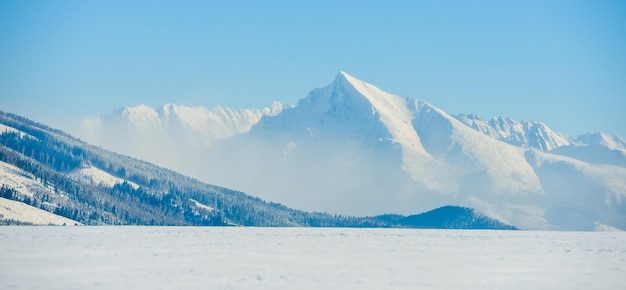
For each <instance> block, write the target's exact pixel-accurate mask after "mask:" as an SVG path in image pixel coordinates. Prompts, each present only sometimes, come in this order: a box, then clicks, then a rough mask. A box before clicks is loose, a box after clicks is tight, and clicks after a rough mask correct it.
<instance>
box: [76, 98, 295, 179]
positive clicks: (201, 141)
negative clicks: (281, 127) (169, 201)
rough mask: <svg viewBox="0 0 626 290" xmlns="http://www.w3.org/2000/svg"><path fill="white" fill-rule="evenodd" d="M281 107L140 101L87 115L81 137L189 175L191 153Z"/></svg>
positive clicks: (281, 106) (243, 129)
mask: <svg viewBox="0 0 626 290" xmlns="http://www.w3.org/2000/svg"><path fill="white" fill-rule="evenodd" d="M282 109H283V105H282V104H281V103H279V102H274V103H272V105H271V106H270V107H268V108H264V109H262V110H258V109H240V110H236V109H231V108H226V107H220V106H217V107H215V108H213V109H212V110H209V109H207V108H205V107H202V106H195V107H191V106H182V105H175V104H166V105H163V106H162V107H161V108H158V109H154V108H152V107H150V106H147V105H143V104H142V105H138V106H135V107H122V108H118V109H117V110H116V111H114V112H113V113H111V114H105V115H102V116H99V117H95V118H88V119H85V120H84V121H83V124H82V130H81V132H82V134H81V136H80V137H81V138H83V139H84V140H86V141H87V142H89V143H92V144H97V145H99V146H102V147H104V148H107V149H109V150H112V151H116V152H119V153H122V154H127V155H130V156H133V157H136V158H139V159H142V160H146V161H149V162H153V163H156V164H159V165H161V166H164V167H168V168H172V169H175V170H179V171H182V172H184V173H189V170H181V168H183V167H184V166H185V165H184V164H186V163H187V160H185V158H184V157H185V156H184V155H185V153H186V152H187V151H190V150H204V149H207V148H210V147H211V146H212V145H213V144H214V143H215V142H216V141H218V140H221V139H225V138H230V137H232V136H234V135H237V134H240V133H244V132H248V131H249V130H250V128H251V127H252V126H253V125H254V124H256V123H257V122H259V120H260V119H261V118H262V117H263V116H273V115H276V114H278V113H280V112H281V111H282Z"/></svg>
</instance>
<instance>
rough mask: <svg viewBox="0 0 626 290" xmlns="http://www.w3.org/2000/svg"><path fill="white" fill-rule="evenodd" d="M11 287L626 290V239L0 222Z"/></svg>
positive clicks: (4, 275) (0, 253) (3, 268)
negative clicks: (10, 225)
mask: <svg viewBox="0 0 626 290" xmlns="http://www.w3.org/2000/svg"><path fill="white" fill-rule="evenodd" d="M0 259H1V261H2V263H0V288H2V289H49V290H53V289H93V288H97V289H207V288H210V289H448V290H455V289H509V290H515V289H550V290H552V289H624V285H626V276H625V275H624V273H625V272H626V233H624V232H536V231H461V230H409V229H345V228H234V227H232V228H220V227H208V228H200V227H0Z"/></svg>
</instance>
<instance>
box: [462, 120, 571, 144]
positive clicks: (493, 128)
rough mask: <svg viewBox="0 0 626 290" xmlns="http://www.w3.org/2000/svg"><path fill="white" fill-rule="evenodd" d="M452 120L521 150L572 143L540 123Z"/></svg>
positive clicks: (527, 121)
mask: <svg viewBox="0 0 626 290" xmlns="http://www.w3.org/2000/svg"><path fill="white" fill-rule="evenodd" d="M454 118H456V119H457V120H459V121H461V122H462V123H464V124H465V125H467V126H469V127H471V128H473V129H475V130H477V131H479V132H482V133H483V134H485V135H487V136H490V137H492V138H495V139H498V140H500V141H503V142H506V143H509V144H511V145H514V146H517V147H521V148H532V149H537V150H541V151H550V150H552V149H554V148H557V147H561V146H567V145H570V144H571V143H572V142H571V141H569V140H568V139H567V137H566V136H564V135H561V134H558V133H556V132H554V131H552V130H551V129H550V128H548V126H546V125H545V124H543V123H541V122H533V121H529V120H523V121H522V122H518V121H515V120H513V119H511V118H505V117H501V116H495V117H493V118H492V119H491V120H488V121H486V120H483V119H482V118H480V117H479V116H477V115H472V114H470V115H465V114H460V115H456V116H454Z"/></svg>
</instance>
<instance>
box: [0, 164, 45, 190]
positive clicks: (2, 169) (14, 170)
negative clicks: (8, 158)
mask: <svg viewBox="0 0 626 290" xmlns="http://www.w3.org/2000/svg"><path fill="white" fill-rule="evenodd" d="M0 185H6V186H8V187H10V188H13V189H15V190H16V191H17V192H19V193H21V194H23V195H25V196H29V197H33V195H34V194H35V192H38V191H42V190H43V191H46V192H48V191H49V190H48V189H47V188H46V187H45V186H44V185H43V184H41V182H39V181H37V180H36V179H35V176H33V175H32V174H30V173H28V172H25V171H24V170H22V169H20V168H18V167H16V166H14V165H11V164H9V163H6V162H3V161H0Z"/></svg>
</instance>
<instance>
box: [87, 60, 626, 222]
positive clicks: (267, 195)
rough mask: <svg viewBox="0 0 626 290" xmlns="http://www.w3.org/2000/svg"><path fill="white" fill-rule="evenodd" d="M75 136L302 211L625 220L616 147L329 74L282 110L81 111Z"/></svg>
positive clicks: (605, 139)
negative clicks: (454, 211)
mask: <svg viewBox="0 0 626 290" xmlns="http://www.w3.org/2000/svg"><path fill="white" fill-rule="evenodd" d="M81 137H82V138H84V139H86V140H87V141H88V142H90V143H93V144H96V145H99V146H102V147H104V148H106V149H110V150H113V151H116V152H121V153H123V154H127V155H130V156H134V157H137V158H140V159H145V160H147V161H150V162H153V163H156V164H158V165H160V166H163V167H166V168H171V169H174V170H177V171H180V172H182V173H184V174H187V175H190V176H192V177H194V178H197V179H199V180H202V181H204V182H209V183H213V184H219V185H222V186H226V187H229V188H235V189H238V190H241V191H244V192H246V193H249V194H251V195H254V196H258V197H260V198H262V199H265V200H271V201H274V202H279V203H282V204H285V205H287V206H290V207H294V208H298V209H302V210H306V211H323V212H330V213H335V214H344V215H368V216H372V215H380V214H386V213H399V214H405V215H410V214H412V213H415V212H423V211H426V210H428V209H431V208H437V207H441V206H446V205H457V206H461V207H469V208H476V209H477V210H478V211H480V212H483V213H485V214H486V215H488V216H490V217H494V218H496V219H498V220H501V221H503V222H505V223H508V224H513V225H516V226H518V227H522V228H527V229H570V230H594V229H598V228H603V229H604V228H618V229H626V202H625V199H624V197H625V196H626V146H625V145H626V142H625V141H624V140H623V139H622V138H620V137H619V136H616V135H612V134H608V133H588V134H584V135H582V136H579V137H573V138H572V137H568V136H565V135H564V134H560V133H557V132H554V131H553V130H551V129H550V128H549V127H548V126H546V125H545V124H543V123H541V122H535V121H529V120H523V121H521V122H518V121H515V120H512V119H510V118H506V117H500V116H496V117H494V118H492V119H490V120H484V119H482V118H480V117H478V116H476V115H472V114H469V115H464V114H461V115H451V114H448V113H446V112H445V111H443V110H442V109H440V108H438V107H435V106H433V105H431V104H429V103H426V102H423V101H420V100H417V99H413V98H409V97H401V96H397V95H393V94H390V93H387V92H384V91H382V90H381V89H379V88H377V87H376V86H374V85H372V84H369V83H366V82H364V81H361V80H359V79H357V78H355V77H353V76H351V75H349V74H347V73H345V72H340V73H339V74H338V75H337V77H336V78H335V80H334V81H333V82H332V83H331V84H329V85H328V86H325V87H322V88H318V89H314V90H312V91H311V92H310V93H309V94H308V95H307V96H306V97H305V98H303V99H301V100H300V101H299V102H298V103H297V104H296V105H295V106H284V105H281V104H279V103H273V104H272V105H271V106H270V107H268V108H264V109H260V110H258V109H241V110H234V109H229V108H222V107H217V108H215V109H213V110H207V109H205V108H203V107H186V106H178V105H172V104H169V105H165V106H163V107H162V108H159V109H153V108H150V107H148V106H145V105H140V106H137V107H123V108H119V109H117V110H116V111H114V112H113V113H110V114H105V115H102V116H100V117H97V118H93V119H87V120H85V122H84V124H83V134H82V136H81Z"/></svg>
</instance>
